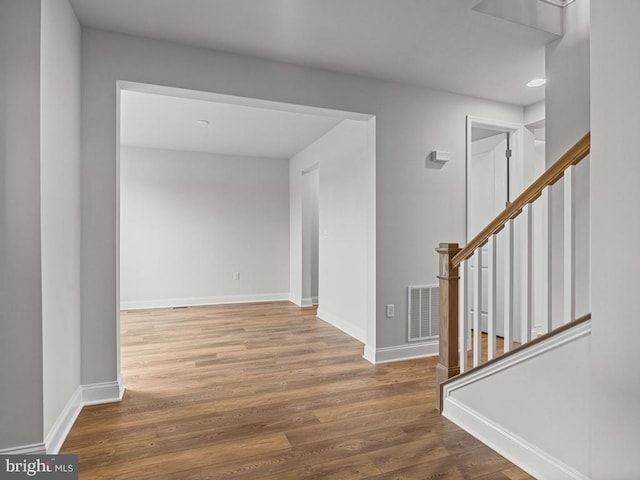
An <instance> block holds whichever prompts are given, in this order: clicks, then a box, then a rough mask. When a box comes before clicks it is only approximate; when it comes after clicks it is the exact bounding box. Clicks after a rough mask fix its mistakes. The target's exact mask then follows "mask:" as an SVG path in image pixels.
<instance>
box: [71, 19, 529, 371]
mask: <svg viewBox="0 0 640 480" xmlns="http://www.w3.org/2000/svg"><path fill="white" fill-rule="evenodd" d="M82 70H83V77H82V79H83V86H82V112H83V118H84V119H85V121H84V123H83V134H82V135H83V151H82V161H83V170H82V225H83V226H82V280H83V295H82V297H83V298H82V315H83V328H82V344H83V357H82V367H83V371H82V381H83V383H93V382H102V381H113V380H114V379H115V378H116V375H117V369H118V355H117V318H118V295H117V290H118V285H117V267H116V265H117V263H118V262H117V255H118V253H117V242H116V239H117V227H116V225H117V220H118V207H117V197H118V181H117V179H118V173H117V172H118V170H117V161H116V159H117V152H116V142H115V141H114V140H115V139H116V138H117V136H116V105H117V98H116V88H115V85H116V82H117V81H118V80H122V79H124V80H130V81H138V82H146V83H154V84H163V85H170V86H176V87H181V88H189V89H194V90H203V91H211V92H217V93H224V94H231V95H239V96H245V97H252V98H261V99H266V100H275V101H282V102H287V103H298V104H306V105H310V106H318V107H325V108H332V109H336V110H346V111H350V112H359V113H367V114H373V115H376V117H377V118H376V129H377V152H376V156H377V162H376V177H377V187H376V208H377V214H376V226H377V239H376V242H377V246H376V257H377V258H376V264H377V271H378V272H383V273H382V274H379V275H376V278H377V294H376V297H377V298H376V303H377V311H376V315H375V316H376V317H377V320H376V321H377V340H376V343H377V345H376V346H378V347H382V346H393V345H403V344H405V343H406V286H407V285H410V284H415V283H434V282H435V275H436V270H437V257H436V255H435V254H434V252H433V248H434V247H435V246H436V245H437V244H438V242H440V241H447V240H448V241H461V240H462V239H463V233H464V138H465V116H466V115H468V114H470V115H477V116H483V117H489V118H496V119H499V120H505V121H514V122H521V121H522V108H520V107H516V106H509V105H504V104H498V103H495V102H490V101H485V100H480V99H475V98H470V97H464V96H459V95H453V94H448V93H443V92H438V91H433V90H428V89H419V88H413V87H408V86H403V85H398V84H390V83H385V82H380V81H374V80H370V79H366V78H361V77H355V76H348V75H342V74H338V73H331V72H326V71H321V70H314V69H308V68H302V67H294V66H291V65H286V64H278V63H273V62H268V61H263V60H258V59H254V58H247V57H241V56H237V55H231V54H224V53H217V52H213V51H208V50H205V49H199V48H191V47H186V46H180V45H176V44H172V43H165V42H158V41H152V40H147V39H140V38H134V37H129V36H124V35H118V34H111V33H106V32H101V31H95V30H90V29H89V30H84V31H83V65H82ZM436 148H437V149H443V150H444V149H446V150H449V151H450V152H451V153H452V161H450V162H449V163H448V164H447V165H446V166H444V167H443V168H441V169H428V168H425V158H426V156H427V155H428V153H429V152H430V151H431V150H434V149H436ZM443 198H447V203H448V205H447V206H446V208H443V206H442V199H443ZM386 303H395V304H396V305H397V307H398V308H397V310H396V317H395V318H394V319H392V320H388V319H385V318H384V305H385V304H386Z"/></svg>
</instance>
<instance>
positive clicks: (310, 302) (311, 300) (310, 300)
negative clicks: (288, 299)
mask: <svg viewBox="0 0 640 480" xmlns="http://www.w3.org/2000/svg"><path fill="white" fill-rule="evenodd" d="M293 303H296V302H293ZM296 305H298V306H299V307H313V306H314V305H318V297H305V298H303V299H302V301H301V302H300V304H297V303H296Z"/></svg>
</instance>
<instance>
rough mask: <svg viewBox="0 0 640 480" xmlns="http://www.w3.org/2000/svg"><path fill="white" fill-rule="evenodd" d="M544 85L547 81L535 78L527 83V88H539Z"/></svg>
mask: <svg viewBox="0 0 640 480" xmlns="http://www.w3.org/2000/svg"><path fill="white" fill-rule="evenodd" d="M545 83H547V80H546V79H544V78H535V79H533V80H531V81H530V82H527V87H531V88H533V87H541V86H542V85H544V84H545Z"/></svg>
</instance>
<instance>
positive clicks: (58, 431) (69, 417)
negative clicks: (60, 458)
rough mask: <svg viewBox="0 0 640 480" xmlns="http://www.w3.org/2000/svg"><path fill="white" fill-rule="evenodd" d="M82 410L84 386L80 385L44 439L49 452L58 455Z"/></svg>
mask: <svg viewBox="0 0 640 480" xmlns="http://www.w3.org/2000/svg"><path fill="white" fill-rule="evenodd" d="M81 410H82V387H78V389H77V390H76V391H75V393H74V394H73V395H72V396H71V398H70V399H69V401H68V402H67V404H66V405H65V407H64V408H63V409H62V412H60V415H58V418H57V419H56V421H55V423H54V424H53V427H51V430H50V431H49V434H48V435H47V437H46V438H45V440H44V444H45V446H46V450H47V452H46V453H47V454H51V455H57V453H58V452H59V451H60V447H62V444H63V443H64V440H65V439H66V438H67V435H68V434H69V431H70V430H71V427H72V426H73V422H75V421H76V418H78V415H80V411H81Z"/></svg>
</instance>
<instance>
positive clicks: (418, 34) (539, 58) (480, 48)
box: [70, 0, 553, 105]
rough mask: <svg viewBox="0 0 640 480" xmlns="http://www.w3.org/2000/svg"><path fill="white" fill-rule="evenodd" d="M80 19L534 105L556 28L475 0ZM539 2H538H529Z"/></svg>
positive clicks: (84, 9) (127, 1)
mask: <svg viewBox="0 0 640 480" xmlns="http://www.w3.org/2000/svg"><path fill="white" fill-rule="evenodd" d="M70 1H71V4H72V6H73V8H74V10H75V12H76V14H77V15H78V18H79V20H80V22H81V23H82V24H83V25H86V26H90V27H94V28H100V29H105V30H111V31H116V32H121V33H126V34H130V35H137V36H143V37H149V38H155V39H162V40H169V41H174V42H179V43H184V44H188V45H196V46H202V47H207V48H212V49H215V50H222V51H229V52H235V53H240V54H246V55H252V56H257V57H263V58H267V59H271V60H277V61H283V62H288V63H293V64H299V65H305V66H311V67H318V68H323V69H329V70H335V71H342V72H348V73H353V74H358V75H365V76H368V77H373V78H380V79H385V80H392V81H397V82H402V83H407V84H413V85H420V86H430V87H433V88H438V89H442V90H448V91H453V92H458V93H462V94H468V95H473V96H477V97H484V98H489V99H493V100H498V101H503V102H508V103H513V104H519V105H528V104H531V103H534V102H536V101H539V100H541V99H542V98H543V97H544V89H543V88H541V89H529V88H527V87H526V86H525V83H526V82H527V81H528V80H530V79H532V78H537V77H543V76H544V45H545V44H546V43H547V42H548V41H550V40H551V39H552V38H553V36H552V35H551V34H549V33H545V32H542V31H540V30H536V29H533V28H530V27H526V26H523V25H519V24H516V23H512V22H507V21H505V20H501V19H498V18H495V17H492V16H490V15H485V14H482V13H478V12H476V11H473V10H472V7H474V6H475V5H476V4H477V3H478V1H479V0H108V1H105V0H70ZM531 1H532V2H536V1H538V0H531Z"/></svg>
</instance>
